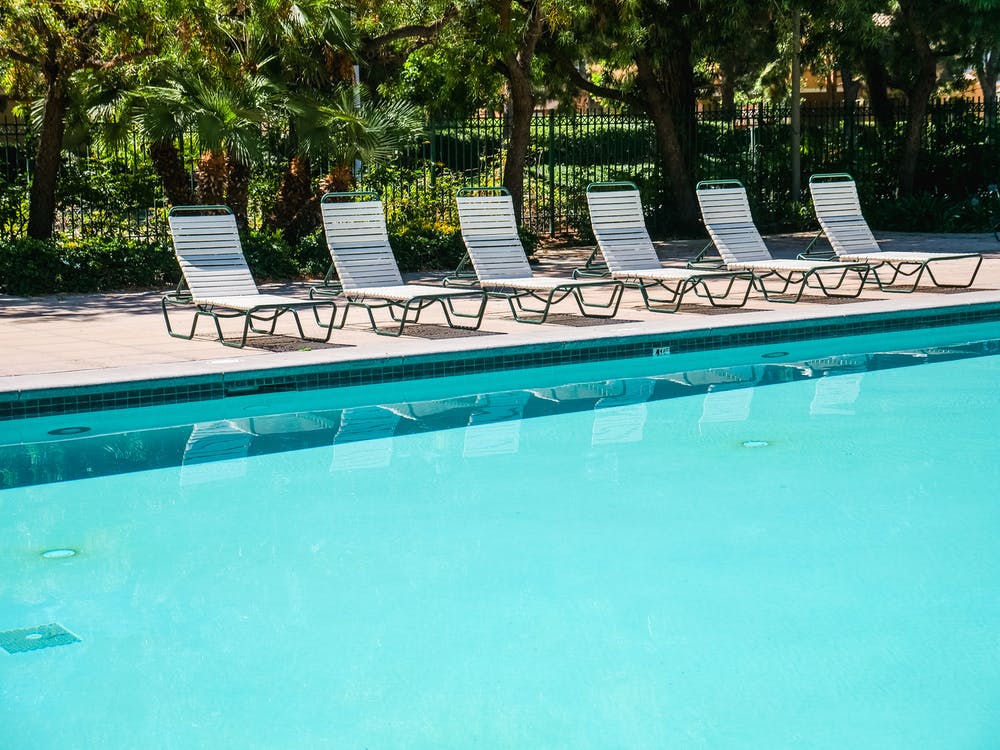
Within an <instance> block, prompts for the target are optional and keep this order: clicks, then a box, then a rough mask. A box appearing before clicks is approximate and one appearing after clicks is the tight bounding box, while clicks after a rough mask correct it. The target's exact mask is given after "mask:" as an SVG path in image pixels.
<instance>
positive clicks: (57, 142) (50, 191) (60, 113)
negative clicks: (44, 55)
mask: <svg viewBox="0 0 1000 750" xmlns="http://www.w3.org/2000/svg"><path fill="white" fill-rule="evenodd" d="M46 78H47V79H48V81H49V82H48V87H47V88H46V90H45V109H44V111H43V112H42V128H41V131H40V132H39V134H38V149H37V151H36V152H35V169H34V174H33V175H32V180H31V191H30V193H29V199H28V200H29V202H28V236H29V237H31V238H32V239H36V240H47V239H49V238H50V237H51V236H52V230H53V226H54V224H55V220H56V185H57V180H58V177H59V164H60V161H61V158H62V143H63V133H64V131H65V129H66V122H65V118H66V104H67V102H66V85H65V83H64V81H63V77H62V75H61V73H60V71H59V70H58V68H57V66H52V68H51V70H50V71H49V72H48V73H47V74H46Z"/></svg>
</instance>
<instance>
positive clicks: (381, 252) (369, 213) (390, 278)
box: [320, 193, 403, 289]
mask: <svg viewBox="0 0 1000 750" xmlns="http://www.w3.org/2000/svg"><path fill="white" fill-rule="evenodd" d="M363 197H367V198H368V200H348V201H347V202H336V203H335V202H333V201H334V200H335V199H337V198H348V199H356V198H363ZM320 205H321V206H322V209H323V230H324V233H325V234H326V243H327V245H328V246H329V248H330V255H332V256H333V265H334V266H336V268H337V276H338V277H339V278H340V283H341V284H343V285H344V289H359V288H362V287H370V286H399V285H400V284H402V283H403V277H402V276H401V275H400V273H399V266H398V265H397V263H396V258H395V256H394V255H393V254H392V248H391V247H390V246H389V232H388V230H387V229H386V226H385V213H384V211H383V210H382V201H380V200H379V199H378V198H377V197H374V194H373V193H328V194H327V195H324V196H323V200H322V202H321V203H320Z"/></svg>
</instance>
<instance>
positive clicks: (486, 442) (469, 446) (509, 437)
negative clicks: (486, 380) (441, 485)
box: [462, 391, 531, 457]
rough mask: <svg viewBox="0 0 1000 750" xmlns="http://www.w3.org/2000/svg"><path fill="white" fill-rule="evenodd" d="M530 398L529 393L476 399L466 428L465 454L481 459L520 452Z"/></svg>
mask: <svg viewBox="0 0 1000 750" xmlns="http://www.w3.org/2000/svg"><path fill="white" fill-rule="evenodd" d="M530 399H531V393H529V392H528V391H506V392H503V393H486V394H480V395H479V396H476V401H475V404H474V406H473V408H472V411H471V412H470V414H469V423H468V426H467V427H466V428H465V443H464V447H463V451H462V453H463V455H464V456H466V457H477V456H499V455H507V454H513V453H517V452H518V450H519V449H520V445H521V420H522V418H523V417H524V407H525V405H526V404H527V403H528V401H529V400H530Z"/></svg>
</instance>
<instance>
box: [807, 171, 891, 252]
mask: <svg viewBox="0 0 1000 750" xmlns="http://www.w3.org/2000/svg"><path fill="white" fill-rule="evenodd" d="M809 192H810V193H812V199H813V208H814V209H815V211H816V218H817V219H818V220H819V225H820V227H822V229H823V233H824V234H825V235H826V238H827V239H828V240H829V241H830V246H831V247H833V251H834V252H835V253H836V254H837V255H855V254H857V253H877V252H879V250H880V249H881V248H880V247H879V245H878V242H877V241H876V240H875V235H873V234H872V230H871V229H870V228H869V227H868V222H867V221H865V217H864V216H863V215H862V213H861V201H860V200H859V199H858V186H857V184H856V183H855V182H854V179H853V178H852V177H851V176H850V175H849V174H814V175H813V176H812V177H810V178H809Z"/></svg>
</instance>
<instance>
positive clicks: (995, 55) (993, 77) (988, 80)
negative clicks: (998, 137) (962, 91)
mask: <svg viewBox="0 0 1000 750" xmlns="http://www.w3.org/2000/svg"><path fill="white" fill-rule="evenodd" d="M976 78H977V80H978V81H979V88H981V89H982V90H983V104H985V105H987V107H986V111H987V112H989V111H990V107H991V106H992V105H993V104H994V103H995V102H996V100H997V79H998V78H1000V49H990V48H987V49H981V50H980V51H979V57H978V59H977V61H976Z"/></svg>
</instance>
